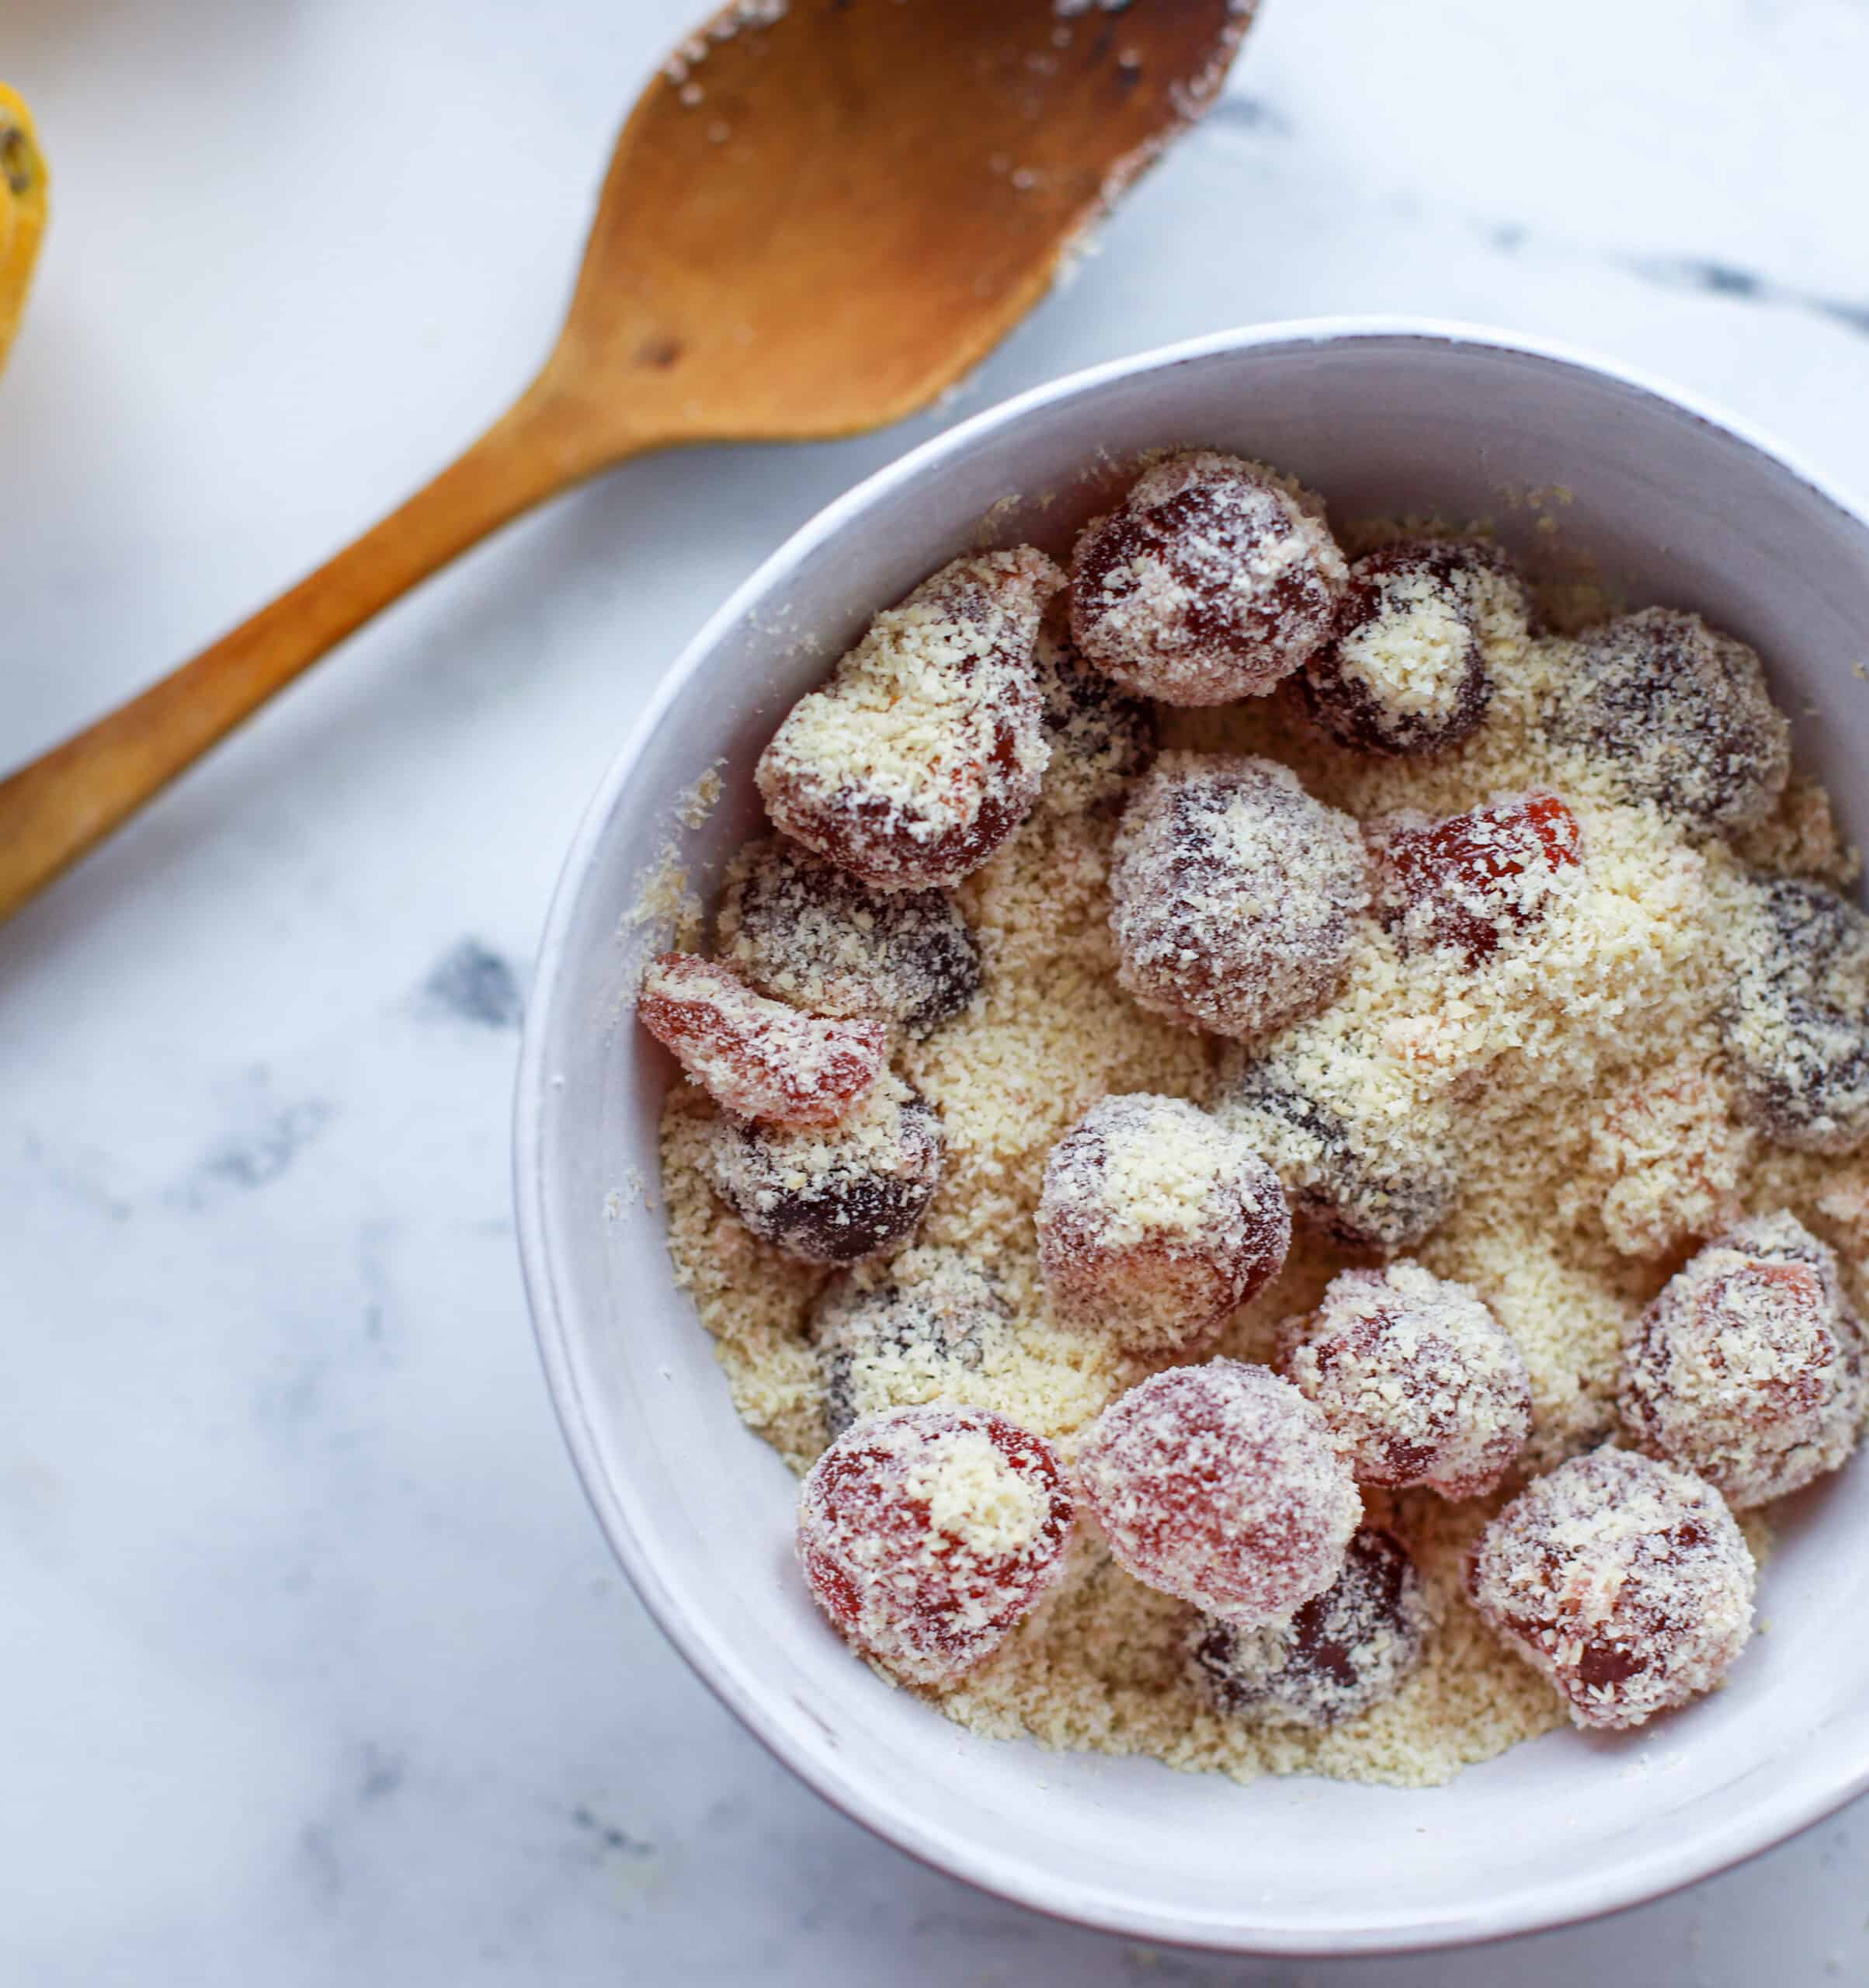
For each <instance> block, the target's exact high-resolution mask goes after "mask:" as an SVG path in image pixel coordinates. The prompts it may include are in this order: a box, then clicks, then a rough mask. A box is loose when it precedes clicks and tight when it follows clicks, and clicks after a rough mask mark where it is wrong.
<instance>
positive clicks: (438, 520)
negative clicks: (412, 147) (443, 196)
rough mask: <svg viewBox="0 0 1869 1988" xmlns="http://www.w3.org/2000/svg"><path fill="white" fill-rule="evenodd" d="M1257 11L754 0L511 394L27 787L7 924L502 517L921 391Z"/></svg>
mask: <svg viewBox="0 0 1869 1988" xmlns="http://www.w3.org/2000/svg"><path fill="white" fill-rule="evenodd" d="M1252 4H1253V0H1131V4H1130V5H1127V6H1126V7H1121V8H1120V9H1118V10H1111V9H1107V8H1106V7H1105V6H1104V5H1096V6H1093V7H1086V6H1084V5H1082V4H1081V0H1079V4H1078V5H1072V0H791V4H790V7H789V8H787V6H786V5H785V0H740V4H738V5H735V6H732V7H729V8H728V9H727V10H726V11H725V12H723V13H721V14H718V15H717V16H714V19H713V20H712V21H711V22H710V23H708V24H707V26H705V27H703V29H702V30H700V32H699V33H697V34H696V35H695V36H693V39H692V40H690V41H689V42H687V43H684V44H683V47H682V48H681V49H680V50H678V51H677V53H676V54H675V55H674V56H672V57H670V59H669V62H668V63H667V64H665V67H664V68H663V70H662V73H661V74H660V75H658V77H657V78H655V81H654V82H651V84H650V85H649V87H648V89H647V90H646V91H645V92H644V94H643V96H642V98H641V100H640V101H639V102H638V103H637V106H636V109H635V110H634V113H632V115H631V118H630V120H629V122H628V123H627V124H626V125H625V126H624V131H623V135H622V137H620V139H619V140H618V141H617V150H616V153H615V155H614V157H613V158H612V160H611V162H610V172H609V176H608V177H607V178H606V180H605V182H604V187H603V197H602V199H601V200H600V202H599V205H598V209H597V218H596V224H595V225H594V226H593V227H592V230H591V236H590V241H589V245H588V247H587V248H586V249H585V257H584V266H583V269H582V273H580V275H579V276H578V286H577V290H576V292H575V294H574V295H573V297H572V299H571V310H570V312H569V315H568V317H567V318H566V321H565V328H564V330H563V332H561V334H560V336H559V339H558V345H557V347H556V348H555V349H554V351H553V353H552V354H551V357H550V358H549V359H547V361H546V362H545V367H544V370H543V371H542V372H541V373H540V375H539V377H538V378H537V380H536V381H533V384H532V385H531V386H530V387H529V388H527V389H526V391H525V393H524V394H522V395H521V396H520V398H519V401H517V402H516V405H514V406H513V407H512V408H511V409H510V410H509V412H507V413H506V414H505V415H504V416H502V419H500V420H499V421H497V422H495V424H494V426H492V428H491V429H488V432H487V433H485V435H483V436H481V438H480V440H478V442H476V443H474V445H473V446H472V447H471V448H470V449H469V450H467V453H466V454H464V456H462V457H460V460H459V461H457V462H455V463H453V464H450V467H447V468H446V469H444V470H443V471H442V472H441V474H439V476H438V477H436V478H435V480H434V481H433V482H432V483H430V484H429V485H427V487H426V488H424V489H422V490H419V491H418V492H416V494H415V495H414V496H413V497H412V498H411V499H409V500H408V502H407V503H405V504H404V505H403V506H401V509H398V510H396V511H394V512H392V513H391V514H390V515H389V516H387V518H385V519H384V520H383V521H382V523H380V524H378V525H377V526H376V527H373V529H372V530H370V531H368V532H366V533H364V535H363V537H361V538H360V539H359V540H357V541H356V544H354V545H352V546H350V547H347V548H346V550H345V551H342V552H340V553H339V554H338V555H337V557H336V558H334V559H332V561H329V562H328V564H327V565H323V566H321V567H320V568H318V571H317V572H314V573H313V574H312V575H311V576H310V577H309V578H308V579H304V580H301V581H300V582H299V583H298V585H297V586H295V587H294V588H293V589H292V590H291V591H290V593H286V594H283V595H282V596H280V599H278V600H276V601H274V602H273V604H272V605H271V606H269V607H266V608H262V610H260V611H259V613H257V614H255V616H254V617H253V618H252V620H249V621H246V622H244V623H242V624H241V626H240V627H238V628H236V629H234V631H233V632H232V633H231V634H228V635H224V636H223V637H222V638H221V640H220V641H217V642H216V643H215V644H214V646H213V647H212V648H209V649H207V650H205V651H204V652H203V653H202V654H201V655H198V656H196V658H195V659H194V660H193V662H188V663H185V664H183V665H182V667H181V668H180V669H178V670H176V671H175V673H173V674H172V676H167V677H165V678H164V679H162V682H161V683H158V684H156V685H155V686H153V687H152V688H151V689H149V690H145V691H144V693H143V694H142V695H141V697H137V698H134V699H133V700H131V701H130V703H129V704H125V705H123V706H122V707H120V708H119V709H118V710H116V711H113V712H112V713H111V714H109V716H108V717H106V718H102V719H100V720H99V721H98V722H97V723H96V724H95V725H92V726H91V727H90V728H89V729H88V730H86V731H84V732H79V733H78V735H76V736H75V738H72V739H68V740H67V741H66V742H64V744H63V745H59V746H57V747H55V748H54V749H53V750H52V751H51V752H48V753H47V754H46V755H45V756H43V758H41V759H36V760H35V761H33V763H31V764H30V765H29V766H25V767H23V768H22V769H21V770H19V772H18V773H15V774H13V775H12V777H11V778H10V779H9V780H6V781H5V782H4V783H0V918H4V917H5V916H9V914H10V913H11V912H13V911H15V910H16V909H18V908H19V906H20V905H22V904H23V903H24V902H26V899H27V898H30V896H31V895H33V892H34V891H36V890H38V889H39V888H40V886H41V885H44V884H45V883H47V882H48V881H50V879H51V878H53V877H54V876H56V875H57V874H58V872H59V871H61V870H62V869H64V867H65V866H66V865H67V864H70V863H71V862H73V861H74V860H76V858H78V857H80V856H82V854H83V853H85V851H86V850H89V849H90V848H91V847H92V846H93V845H95V844H96V843H98V842H99V841H100V840H101V839H102V838H103V837H104V836H106V835H107V834H109V832H110V831H111V830H112V829H113V828H115V827H116V825H117V824H118V823H119V822H122V821H123V820H124V819H125V818H127V816H129V815H130V814H131V813H132V812H134V810H136V809H137V808H140V807H141V806H142V805H143V804H144V802H145V801H148V800H149V799H150V798H151V796H152V795H154V794H157V793H158V792H159V791H161V789H162V787H164V786H165V785H166V784H168V781H170V780H172V779H174V777H175V775H176V774H178V773H180V772H181V771H182V769H183V768H184V767H186V766H189V764H190V763H192V762H193V761H194V760H195V759H197V758H199V757H200V756H201V754H203V752H206V751H207V749H208V748H209V747H210V746H211V745H214V743H215V742H217V740H219V739H221V738H223V737H224V736H225V735H226V734H227V733H228V732H230V731H231V730H232V729H233V728H234V726H235V725H238V724H239V722H240V721H241V719H242V718H246V717H247V716H248V715H249V714H251V713H252V712H253V711H256V710H257V709H258V708H259V706H260V705H261V704H263V703H264V702H265V701H266V699H267V698H269V697H271V696H272V695H273V693H275V692H276V691H277V690H280V689H282V688H283V686H285V685H286V684H287V683H290V682H291V681H292V679H294V677H295V676H297V675H298V674H299V673H300V671H301V670H303V669H305V668H307V666H309V665H310V664H311V663H313V662H316V661H317V660H318V658H319V657H320V656H321V655H324V653H325V651H326V650H328V648H331V647H332V645H334V644H335V643H337V642H339V641H342V640H343V638H345V637H346V635H348V634H350V633H351V632H352V631H353V630H354V629H356V628H357V627H360V625H361V624H363V622H365V621H367V620H369V619H370V617H371V616H372V615H373V614H375V613H377V612H378V611H379V610H380V609H382V608H384V607H386V606H388V604H389V603H391V601H393V600H396V599H397V598H398V596H401V594H403V593H406V592H407V591H408V589H410V588H411V587H412V586H415V584H416V582H418V581H419V580H422V579H426V577H427V575H429V574H430V573H433V572H435V571H436V568H439V567H440V566H443V565H446V562H447V561H449V560H450V559H452V558H454V556H455V555H456V554H457V553H460V552H462V551H465V550H466V549H467V547H469V546H471V545H472V544H474V543H475V542H476V541H477V540H479V539H481V537H485V534H486V533H488V532H490V531H492V530H493V529H494V527H495V526H497V525H501V524H504V523H505V522H506V521H507V520H509V518H512V517H514V516H516V515H517V514H518V513H520V512H521V511H523V510H525V509H527V508H528V507H529V506H531V505H533V504H536V503H537V502H539V501H540V499H542V498H544V497H547V496H549V495H551V494H552V493H553V492H555V491H559V490H562V489H564V488H565V487H566V486H567V485H570V484H572V483H575V482H577V481H578V480H579V479H580V478H583V477H586V476H589V475H590V474H592V473H593V472H594V471H597V470H600V469H604V468H607V467H610V465H611V464H614V463H619V462H621V461H624V460H625V459H626V458H627V457H631V456H636V455H640V454H643V453H644V451H645V450H650V449H658V448H665V447H669V446H670V445H671V444H672V443H680V442H714V441H728V440H731V441H751V440H770V441H797V440H807V439H810V438H815V437H822V436H837V435H849V434H853V433H856V432H858V431H859V430H860V429H867V428H873V427H877V426H881V424H882V423H884V422H890V421H895V420H898V419H900V418H901V416H903V415H906V414H909V413H912V412H913V411H914V410H915V408H919V407H921V406H922V405H925V404H926V402H927V401H929V400H931V399H933V398H934V396H935V395H936V394H938V393H940V391H942V389H943V388H946V387H947V386H949V385H950V384H952V383H953V382H954V381H956V380H957V379H958V378H959V377H961V375H962V374H964V373H965V372H966V371H967V370H968V369H969V368H970V367H973V366H974V365H975V364H977V363H978V361H979V360H981V358H982V357H984V356H985V354H986V353H987V352H988V351H989V350H990V349H992V346H994V345H995V343H996V342H998V341H999V339H1000V338H1001V337H1002V336H1003V335H1004V334H1005V333H1006V332H1007V331H1008V330H1009V329H1010V328H1011V327H1012V326H1013V325H1014V324H1015V323H1016V322H1017V321H1018V320H1019V319H1020V318H1021V317H1022V316H1023V315H1024V314H1025V313H1026V312H1027V311H1028V310H1029V309H1030V308H1031V307H1032V305H1033V304H1034V303H1036V302H1037V300H1038V298H1039V297H1040V296H1042V295H1043V294H1044V291H1045V290H1046V288H1047V287H1048V285H1049V284H1050V283H1051V280H1052V278H1053V277H1054V276H1055V275H1056V274H1057V273H1058V269H1059V267H1060V266H1061V263H1062V262H1064V261H1065V259H1066V258H1067V257H1068V255H1069V254H1070V252H1071V251H1072V247H1073V245H1075V244H1076V243H1077V242H1079V240H1080V238H1081V237H1082V234H1083V232H1084V231H1085V230H1086V228H1087V227H1088V226H1089V224H1091V223H1092V222H1093V221H1095V220H1096V218H1097V217H1098V216H1099V215H1100V214H1101V213H1102V212H1103V210H1104V209H1105V208H1106V207H1107V206H1108V205H1109V203H1110V201H1111V200H1113V198H1114V197H1115V196H1116V195H1117V193H1120V191H1121V190H1122V189H1123V188H1124V186H1126V185H1127V183H1128V182H1129V181H1130V180H1131V179H1133V178H1134V176H1135V175H1136V174H1137V173H1138V172H1139V171H1140V170H1141V169H1142V168H1143V167H1144V166H1145V165H1148V163H1149V162H1150V161H1151V160H1152V158H1154V157H1155V155H1156V154H1157V153H1158V152H1159V151H1160V150H1161V149H1162V147H1163V146H1164V145H1165V144H1166V142H1167V141H1169V139H1170V138H1171V137H1173V136H1174V134H1176V131H1178V130H1179V129H1180V128H1181V127H1183V126H1184V125H1185V124H1186V123H1188V122H1189V121H1190V120H1191V119H1192V118H1193V117H1195V116H1197V115H1198V114H1199V113H1200V112H1201V111H1202V110H1203V109H1205V108H1206V106H1207V103H1209V102H1210V101H1211V99H1212V97H1213V96H1214V93H1215V92H1216V91H1217V90H1218V88H1219V85H1220V84H1221V81H1222V79H1223V78H1224V77H1225V73H1226V68H1227V65H1228V62H1229V61H1231V59H1232V54H1233V51H1234V50H1235V47H1237V45H1238V40H1239V36H1240V35H1241V34H1242V33H1243V32H1244V30H1245V26H1246V23H1247V20H1248V19H1249V16H1250V13H1251V11H1252Z"/></svg>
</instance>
